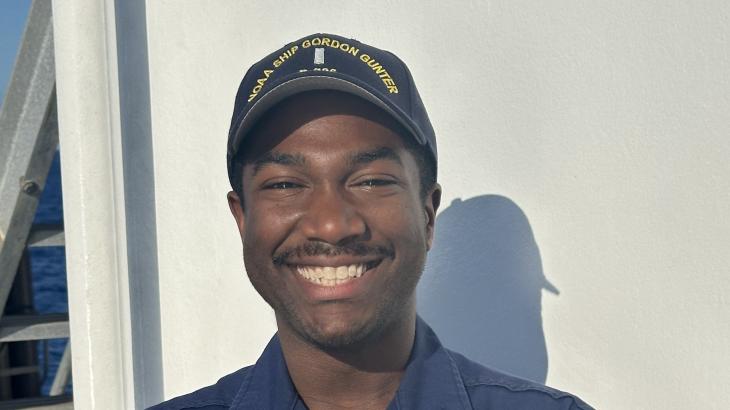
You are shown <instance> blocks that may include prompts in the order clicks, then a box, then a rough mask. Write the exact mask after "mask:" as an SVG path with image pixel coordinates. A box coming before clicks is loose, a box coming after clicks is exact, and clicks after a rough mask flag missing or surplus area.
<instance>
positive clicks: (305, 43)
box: [302, 39, 312, 48]
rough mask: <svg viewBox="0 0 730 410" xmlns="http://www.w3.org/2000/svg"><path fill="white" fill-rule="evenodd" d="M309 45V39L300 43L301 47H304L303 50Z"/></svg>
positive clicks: (310, 43)
mask: <svg viewBox="0 0 730 410" xmlns="http://www.w3.org/2000/svg"><path fill="white" fill-rule="evenodd" d="M311 45H312V42H311V41H309V39H306V40H304V41H302V47H304V48H309V47H310V46H311Z"/></svg>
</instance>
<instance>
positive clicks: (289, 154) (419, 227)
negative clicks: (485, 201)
mask: <svg viewBox="0 0 730 410" xmlns="http://www.w3.org/2000/svg"><path fill="white" fill-rule="evenodd" d="M399 134H402V131H401V129H400V127H399V126H398V125H397V124H396V122H395V121H394V120H393V119H392V118H390V117H389V116H387V114H385V113H383V112H381V111H380V110H378V109H377V108H375V107H374V106H372V105H370V104H369V103H366V102H364V101H361V100H359V99H357V98H355V97H352V96H348V95H346V94H341V93H335V92H312V93H306V94H300V95H298V96H295V97H293V98H290V99H289V100H287V101H285V102H283V103H281V104H279V105H278V106H277V107H275V108H274V109H272V110H271V111H270V112H269V113H268V114H267V116H266V117H264V118H263V119H262V120H261V121H260V122H259V124H258V125H257V127H256V129H254V130H253V131H252V132H251V134H249V135H248V137H247V139H246V147H245V150H246V151H245V152H246V157H245V166H244V169H243V177H242V178H243V196H244V198H243V206H242V207H241V206H240V205H241V204H240V202H239V199H238V197H237V196H236V194H235V193H231V194H229V204H230V207H231V210H232V212H233V214H234V216H235V217H236V222H237V224H238V228H239V231H240V233H241V238H242V240H243V251H244V261H245V265H246V271H247V272H248V275H249V278H250V280H251V283H252V284H253V285H254V287H255V288H256V290H257V291H258V292H259V293H260V294H261V296H262V297H263V298H264V299H265V300H266V301H267V302H268V303H269V304H270V305H271V306H272V307H273V308H274V310H275V312H276V316H277V323H278V325H279V328H280V331H281V330H292V331H294V332H295V333H296V334H297V335H299V336H300V337H301V338H303V339H304V340H306V341H308V342H310V343H313V344H315V345H317V346H320V347H326V348H339V347H345V346H348V345H353V344H357V343H358V342H364V341H367V340H369V339H370V338H374V337H377V336H378V335H380V334H382V332H383V330H385V329H387V327H388V325H390V324H391V323H396V322H397V321H399V320H403V319H406V318H407V317H409V316H412V315H414V314H415V296H414V289H415V286H416V284H417V282H418V279H419V277H420V274H421V272H422V270H423V267H424V263H425V259H426V252H427V250H428V248H429V247H430V245H431V241H432V237H433V224H434V219H435V211H436V208H437V207H438V200H439V197H440V190H439V189H438V187H436V188H435V189H434V191H432V193H430V194H429V195H428V196H427V197H426V198H422V197H421V195H420V193H419V188H420V185H419V184H420V182H419V170H418V167H417V164H416V160H415V159H414V157H413V155H412V154H411V153H410V152H409V151H408V150H407V149H406V146H405V144H404V141H403V139H402V138H403V137H401V135H399ZM403 135H404V137H406V138H410V136H407V135H405V134H403ZM282 327H286V328H288V329H282Z"/></svg>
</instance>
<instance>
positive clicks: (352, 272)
mask: <svg viewBox="0 0 730 410" xmlns="http://www.w3.org/2000/svg"><path fill="white" fill-rule="evenodd" d="M366 270H367V266H365V264H364V263H358V264H355V265H343V266H297V272H299V274H300V275H302V276H303V277H304V278H305V279H307V280H308V281H310V282H314V283H316V284H318V285H323V286H335V285H339V284H340V283H344V282H347V281H349V280H351V279H353V278H359V277H360V276H362V274H363V272H365V271H366Z"/></svg>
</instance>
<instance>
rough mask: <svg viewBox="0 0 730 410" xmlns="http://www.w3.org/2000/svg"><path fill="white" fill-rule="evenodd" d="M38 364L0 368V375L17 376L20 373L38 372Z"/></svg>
mask: <svg viewBox="0 0 730 410" xmlns="http://www.w3.org/2000/svg"><path fill="white" fill-rule="evenodd" d="M39 371H40V369H39V368H38V366H18V367H10V368H7V369H0V377H8V376H17V375H20V374H30V373H38V372H39Z"/></svg>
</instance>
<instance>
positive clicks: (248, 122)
mask: <svg viewBox="0 0 730 410" xmlns="http://www.w3.org/2000/svg"><path fill="white" fill-rule="evenodd" d="M314 90H335V91H341V92H345V93H348V94H352V95H355V96H357V97H360V98H362V99H364V100H366V101H368V102H370V103H372V104H375V105H376V106H377V107H379V108H381V109H382V110H383V111H385V112H387V113H388V114H390V115H391V116H392V117H393V118H395V119H396V120H398V122H399V123H401V125H403V126H404V127H405V128H406V130H407V131H409V132H410V133H411V135H412V136H413V138H415V139H416V141H417V142H418V143H419V144H422V145H424V144H426V138H425V137H424V136H423V135H421V134H420V133H419V132H418V131H417V128H415V127H414V126H413V124H411V123H410V122H409V121H407V119H406V116H405V114H402V113H400V112H398V110H396V109H394V108H393V107H390V106H389V105H388V104H387V103H386V102H385V101H384V100H383V99H381V98H379V97H378V96H377V95H376V94H375V93H372V92H370V91H368V90H367V89H365V88H363V87H361V86H359V85H357V84H355V83H353V82H350V81H348V80H346V79H343V78H339V77H332V76H325V75H306V76H302V77H295V78H292V79H289V80H286V81H284V82H282V83H281V84H278V85H276V86H274V88H272V89H271V90H269V91H268V92H267V93H266V94H264V95H261V96H260V97H259V100H258V101H256V102H255V103H254V105H253V106H252V107H251V109H250V110H249V111H248V112H247V113H246V115H245V116H244V117H243V119H242V120H241V121H240V123H239V124H238V127H237V128H236V133H235V135H234V137H233V143H232V144H231V146H230V149H231V152H229V158H230V157H233V156H235V155H236V153H237V152H238V148H239V146H240V145H241V142H242V141H243V139H244V137H245V136H246V134H248V132H249V131H251V128H252V127H253V125H254V124H256V122H257V121H258V120H259V119H261V117H262V116H263V115H264V114H265V113H266V112H267V111H268V110H269V109H271V108H272V107H273V106H275V105H276V104H278V103H279V102H281V101H282V100H284V99H286V98H287V97H290V96H292V95H295V94H299V93H302V92H305V91H314Z"/></svg>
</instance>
